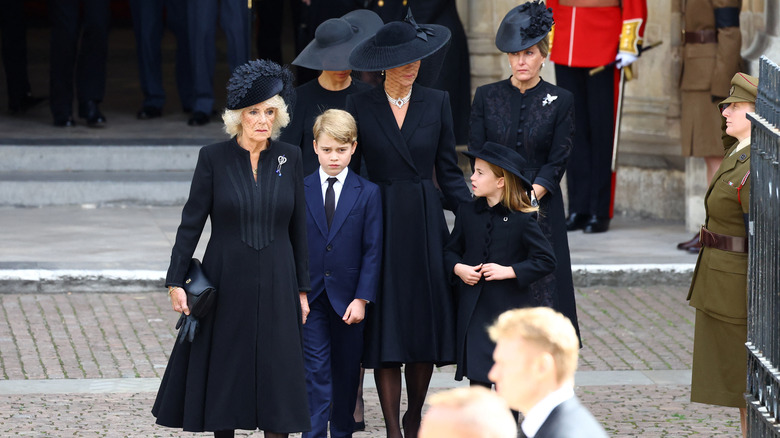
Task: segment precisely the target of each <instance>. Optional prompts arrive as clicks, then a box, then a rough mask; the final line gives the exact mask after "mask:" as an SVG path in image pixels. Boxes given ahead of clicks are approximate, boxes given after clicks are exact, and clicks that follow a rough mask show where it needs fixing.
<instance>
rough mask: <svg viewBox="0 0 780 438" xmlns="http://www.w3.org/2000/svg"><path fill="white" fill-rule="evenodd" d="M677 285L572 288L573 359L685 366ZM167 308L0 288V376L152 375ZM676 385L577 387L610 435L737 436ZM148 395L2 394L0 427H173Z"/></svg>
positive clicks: (14, 432) (623, 365)
mask: <svg viewBox="0 0 780 438" xmlns="http://www.w3.org/2000/svg"><path fill="white" fill-rule="evenodd" d="M686 292H687V290H686V288H681V287H668V286H662V287H660V286H659V287H643V288H598V287H594V288H586V289H581V290H578V291H577V300H578V309H579V318H580V327H581V330H582V337H583V344H584V348H583V350H582V356H581V357H582V358H581V361H580V370H582V371H617V370H688V369H690V361H691V352H692V347H693V315H694V312H693V309H691V308H690V307H689V306H688V305H687V303H686V302H685V300H684V298H685V294H686ZM176 318H177V317H176V314H175V313H173V312H172V311H171V310H170V307H169V304H168V302H167V297H166V295H165V293H164V292H149V293H143V294H67V293H63V294H38V295H31V294H0V377H1V378H2V379H6V380H17V381H18V380H24V379H83V378H89V379H100V378H127V377H131V378H132V377H160V376H161V375H162V372H163V370H164V366H165V363H166V361H167V357H168V352H169V350H170V348H171V346H172V344H173V342H174V336H175V332H174V331H173V325H174V323H175V321H176ZM447 371H450V372H451V371H452V368H451V367H448V368H447ZM367 379H371V376H370V375H369V376H367ZM439 390H441V389H436V390H432V391H439ZM688 391H689V388H688V386H687V385H643V386H639V385H637V386H629V385H620V386H587V387H580V388H577V393H578V395H579V396H580V397H581V398H582V400H583V402H584V403H585V404H586V405H587V406H589V408H590V409H591V410H592V411H593V413H594V415H595V416H596V417H597V418H598V419H599V420H600V421H601V422H602V424H604V426H605V428H606V429H607V430H608V431H609V432H610V435H611V436H614V437H640V436H641V437H667V436H668V437H673V436H674V437H678V436H703V437H704V436H707V437H709V436H734V437H736V436H738V435H739V424H738V415H737V412H736V410H735V409H727V408H718V407H713V406H707V405H701V404H694V403H690V401H689V400H688ZM153 400H154V393H151V392H142V393H136V394H64V395H59V394H58V395H53V394H46V395H41V394H28V395H4V396H0V436H2V437H5V436H41V437H48V436H55V437H66V436H84V437H91V436H107V437H124V436H129V437H142V436H144V437H148V436H160V437H166V436H182V433H181V432H180V431H179V432H178V433H177V431H172V430H168V429H165V428H160V427H157V426H155V425H154V424H153V418H152V417H151V414H150V409H151V405H152V402H153ZM366 409H367V412H366V422H367V423H366V425H367V431H366V432H364V433H359V434H356V435H355V436H356V438H361V437H381V436H383V435H384V426H383V423H382V417H381V412H380V410H379V403H378V399H377V396H376V390H374V389H366ZM732 411H733V412H732ZM184 436H189V434H184ZM192 436H196V435H192ZM197 436H207V434H203V435H197ZM243 436H257V437H260V436H262V434H261V433H260V432H255V433H250V432H246V433H245V435H243Z"/></svg>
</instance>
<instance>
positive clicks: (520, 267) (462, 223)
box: [444, 198, 555, 382]
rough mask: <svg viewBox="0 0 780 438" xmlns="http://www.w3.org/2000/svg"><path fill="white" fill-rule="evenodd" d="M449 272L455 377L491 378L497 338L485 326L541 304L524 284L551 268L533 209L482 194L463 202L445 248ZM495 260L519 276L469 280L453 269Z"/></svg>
mask: <svg viewBox="0 0 780 438" xmlns="http://www.w3.org/2000/svg"><path fill="white" fill-rule="evenodd" d="M444 260H445V266H446V269H447V272H448V273H449V274H450V278H451V280H452V281H453V283H454V284H455V290H456V291H457V292H456V293H457V303H458V306H457V307H458V317H457V342H458V370H457V372H456V373H455V379H456V380H461V379H462V378H463V376H466V377H468V378H469V379H471V380H477V381H480V382H489V380H488V377H487V375H488V371H490V368H491V367H492V366H493V350H494V349H495V347H496V344H495V343H494V342H493V341H491V340H490V337H489V336H488V332H487V328H488V327H489V326H490V325H491V324H493V323H494V322H495V320H496V318H498V315H500V314H502V313H503V312H505V311H507V310H510V309H516V308H519V307H534V306H540V305H543V304H542V303H539V302H538V300H537V299H536V298H535V297H534V296H533V294H531V293H530V292H529V291H528V285H529V284H531V283H533V282H535V281H537V280H539V279H540V278H542V277H543V276H545V275H547V274H549V273H551V272H553V270H554V269H555V256H554V255H553V250H552V247H551V246H550V243H549V242H548V241H547V238H546V237H544V234H542V230H541V229H540V228H539V224H538V223H537V221H536V214H533V213H522V212H519V211H511V210H509V209H508V208H506V207H504V206H503V205H502V204H496V205H494V206H493V207H489V206H488V204H487V202H486V201H485V198H478V199H477V200H476V201H474V202H472V203H468V204H461V206H460V209H459V210H458V215H457V217H456V219H455V228H454V229H453V230H452V234H451V235H450V240H449V242H448V243H447V246H446V248H445V249H444ZM458 263H463V264H466V265H469V266H476V265H479V264H481V263H497V264H499V265H502V266H511V267H512V269H513V270H514V271H515V275H516V276H517V278H515V279H508V280H496V281H485V279H484V278H482V279H480V280H479V282H478V283H477V284H475V285H474V286H470V285H468V284H466V283H464V282H463V281H462V280H461V279H460V277H458V276H457V275H455V274H454V273H453V268H454V267H455V265H456V264H458Z"/></svg>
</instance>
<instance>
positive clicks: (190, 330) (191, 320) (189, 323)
mask: <svg viewBox="0 0 780 438" xmlns="http://www.w3.org/2000/svg"><path fill="white" fill-rule="evenodd" d="M180 328H181V330H179V329H180ZM176 330H179V343H180V344H181V343H182V342H184V340H185V339H186V340H187V341H189V342H192V341H193V340H194V339H195V333H197V332H198V319H197V318H195V317H194V316H192V315H185V314H184V312H182V314H181V316H180V317H179V320H178V321H177V322H176Z"/></svg>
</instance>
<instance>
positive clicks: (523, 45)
mask: <svg viewBox="0 0 780 438" xmlns="http://www.w3.org/2000/svg"><path fill="white" fill-rule="evenodd" d="M553 23H554V22H553V13H552V9H550V8H548V7H546V6H545V5H544V3H542V2H541V0H535V1H529V2H527V3H523V4H522V5H520V6H516V7H514V8H512V10H510V11H509V12H508V13H507V14H506V16H505V17H504V19H503V20H501V25H500V26H498V32H496V47H498V50H500V51H502V52H505V53H515V52H519V51H521V50H525V49H527V48H529V47H531V46H533V45H534V44H536V43H538V42H539V41H541V40H542V38H545V37H546V36H547V34H548V33H549V32H550V29H551V28H552V25H553Z"/></svg>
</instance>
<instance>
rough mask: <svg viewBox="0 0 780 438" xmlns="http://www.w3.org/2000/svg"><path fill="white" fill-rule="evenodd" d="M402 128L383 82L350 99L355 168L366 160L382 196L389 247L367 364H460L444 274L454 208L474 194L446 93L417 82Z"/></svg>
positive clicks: (372, 315)
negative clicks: (449, 210) (448, 214)
mask: <svg viewBox="0 0 780 438" xmlns="http://www.w3.org/2000/svg"><path fill="white" fill-rule="evenodd" d="M408 105H409V108H408V110H407V111H408V112H407V114H406V118H405V120H404V124H403V127H402V128H401V129H400V130H399V129H398V125H397V124H396V121H395V117H394V116H393V112H392V110H391V109H390V104H389V103H388V102H387V97H386V96H385V92H384V89H383V87H382V86H381V85H380V86H378V87H376V88H373V89H371V90H369V91H367V92H364V93H359V94H353V95H350V96H349V97H348V98H347V111H349V112H351V113H352V115H353V116H354V117H355V119H356V120H357V124H358V146H357V151H356V153H355V155H354V156H353V157H352V165H353V167H354V169H358V168H359V166H360V163H361V158H362V159H364V160H365V165H366V171H367V176H368V179H369V180H371V181H372V182H374V183H376V184H377V185H379V189H380V191H381V193H382V207H383V211H382V216H383V221H384V246H383V260H382V277H381V279H380V286H379V293H378V294H377V299H376V302H375V303H374V304H373V305H371V306H369V309H368V315H367V316H366V335H365V338H366V347H365V353H364V355H363V361H364V366H365V367H366V368H376V367H380V366H382V364H389V363H398V362H404V363H407V362H434V363H438V364H444V363H453V362H454V361H455V315H454V312H455V310H454V304H453V300H452V294H451V293H450V289H449V284H448V282H447V278H446V277H445V271H444V256H443V248H444V244H445V242H446V239H447V223H446V221H445V220H444V212H443V209H442V197H441V193H440V192H439V190H437V188H436V185H434V182H433V177H434V170H435V173H436V181H437V183H438V185H439V187H441V190H442V193H443V195H444V200H445V202H446V203H447V204H448V205H452V206H457V205H458V204H460V203H461V202H465V201H468V200H470V199H471V195H470V193H469V190H468V188H467V186H466V182H465V180H464V178H463V173H462V172H461V170H460V168H459V167H458V163H457V156H456V154H455V139H454V137H453V134H452V116H451V115H450V105H449V99H448V98H447V93H446V92H443V91H439V90H433V89H430V88H425V87H423V86H421V85H416V84H415V85H414V86H413V88H412V97H411V100H410V101H409V103H408Z"/></svg>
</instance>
